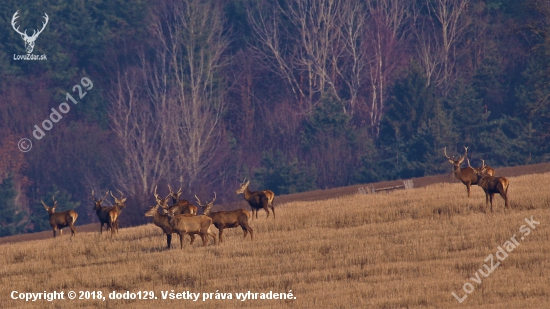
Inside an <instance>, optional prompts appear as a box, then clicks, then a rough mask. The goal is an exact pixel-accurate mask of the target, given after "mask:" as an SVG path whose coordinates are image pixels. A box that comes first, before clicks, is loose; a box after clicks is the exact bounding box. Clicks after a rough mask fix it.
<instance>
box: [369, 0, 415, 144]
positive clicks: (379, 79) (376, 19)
mask: <svg viewBox="0 0 550 309" xmlns="http://www.w3.org/2000/svg"><path fill="white" fill-rule="evenodd" d="M410 3H411V2H410V1H395V0H377V1H375V0H369V1H367V7H368V10H369V19H370V21H371V22H370V27H369V31H368V32H367V38H368V40H369V42H370V46H371V47H370V53H371V54H372V57H371V59H370V61H369V75H368V77H369V81H370V86H371V101H370V103H369V116H370V122H371V129H372V132H371V134H372V136H373V137H375V138H377V137H378V133H379V130H380V120H381V119H382V115H383V112H384V107H385V103H386V100H387V96H388V88H389V87H388V84H389V77H390V75H391V74H392V72H393V71H394V70H395V68H396V67H397V66H398V63H399V59H400V57H399V55H398V51H399V48H400V44H401V43H402V41H403V40H404V38H405V37H406V35H407V34H408V30H409V24H408V21H409V18H410V11H411V5H410Z"/></svg>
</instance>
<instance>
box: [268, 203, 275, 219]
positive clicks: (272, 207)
mask: <svg viewBox="0 0 550 309" xmlns="http://www.w3.org/2000/svg"><path fill="white" fill-rule="evenodd" d="M269 207H270V208H271V212H273V220H275V207H274V206H273V204H271V205H269Z"/></svg>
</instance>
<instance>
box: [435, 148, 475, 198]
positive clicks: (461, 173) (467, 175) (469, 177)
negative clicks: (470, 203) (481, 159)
mask: <svg viewBox="0 0 550 309" xmlns="http://www.w3.org/2000/svg"><path fill="white" fill-rule="evenodd" d="M464 149H465V152H464V156H463V157H460V158H458V160H454V159H453V158H451V157H449V156H448V155H447V147H445V148H444V149H443V153H444V154H445V157H446V158H447V159H449V162H450V163H451V164H452V165H453V167H454V174H455V177H456V179H458V180H460V181H462V183H463V184H464V185H466V189H467V191H468V197H470V187H471V185H477V176H476V171H475V169H474V168H473V167H465V168H461V167H460V165H461V164H462V162H464V159H466V156H467V155H468V147H464Z"/></svg>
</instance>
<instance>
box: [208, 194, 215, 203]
mask: <svg viewBox="0 0 550 309" xmlns="http://www.w3.org/2000/svg"><path fill="white" fill-rule="evenodd" d="M215 200H216V191H214V199H213V200H212V202H210V203H209V204H214V201H215Z"/></svg>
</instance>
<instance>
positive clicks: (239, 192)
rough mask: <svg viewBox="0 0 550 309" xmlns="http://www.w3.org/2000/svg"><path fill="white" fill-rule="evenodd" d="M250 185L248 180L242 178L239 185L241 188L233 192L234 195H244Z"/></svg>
mask: <svg viewBox="0 0 550 309" xmlns="http://www.w3.org/2000/svg"><path fill="white" fill-rule="evenodd" d="M249 184H250V180H248V181H247V180H246V177H245V178H244V180H243V182H242V183H241V187H240V188H239V189H237V191H235V194H241V193H244V191H245V190H246V189H247V188H248V185H249Z"/></svg>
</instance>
